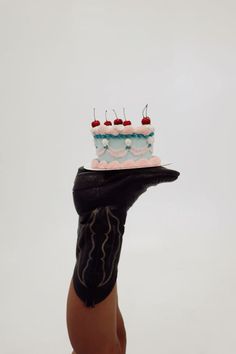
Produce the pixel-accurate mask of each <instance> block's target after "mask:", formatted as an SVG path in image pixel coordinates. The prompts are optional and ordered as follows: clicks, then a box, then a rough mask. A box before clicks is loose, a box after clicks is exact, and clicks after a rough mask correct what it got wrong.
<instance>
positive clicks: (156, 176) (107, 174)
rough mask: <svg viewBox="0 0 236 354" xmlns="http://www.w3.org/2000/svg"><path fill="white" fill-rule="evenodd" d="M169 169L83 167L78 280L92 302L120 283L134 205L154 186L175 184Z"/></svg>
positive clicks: (77, 188)
mask: <svg viewBox="0 0 236 354" xmlns="http://www.w3.org/2000/svg"><path fill="white" fill-rule="evenodd" d="M178 176H179V172H177V171H174V170H169V169H167V168H165V167H162V166H158V167H148V168H135V169H123V170H115V171H114V170H113V171H109V170H107V171H104V170H103V171H90V170H86V169H85V168H83V167H80V168H79V170H78V173H77V175H76V178H75V181H74V186H73V199H74V205H75V208H76V211H77V213H78V215H79V225H78V238H77V245H76V264H75V268H74V273H73V284H74V288H75V291H76V293H77V295H78V296H79V297H80V298H81V299H82V301H84V303H85V305H86V306H92V307H94V306H95V304H97V303H99V302H101V301H102V300H104V299H105V298H106V297H107V296H108V295H109V293H110V292H111V290H112V289H113V286H114V285H115V282H116V278H117V273H118V262H119V258H120V251H121V246H122V240H123V233H124V227H125V221H126V216H127V211H128V209H129V208H130V207H131V206H132V205H133V204H134V202H135V201H136V200H137V199H138V197H139V196H140V195H141V194H142V193H144V192H145V191H146V190H147V188H148V187H151V186H155V185H157V184H159V183H163V182H172V181H174V180H176V179H177V178H178Z"/></svg>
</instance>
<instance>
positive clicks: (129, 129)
mask: <svg viewBox="0 0 236 354" xmlns="http://www.w3.org/2000/svg"><path fill="white" fill-rule="evenodd" d="M91 132H92V133H93V134H94V135H95V134H112V135H118V134H134V133H135V134H144V135H148V134H150V133H152V132H154V127H153V126H152V125H150V124H146V125H141V126H138V127H133V126H132V125H126V126H124V125H113V126H106V125H104V124H101V125H99V126H98V127H94V128H91Z"/></svg>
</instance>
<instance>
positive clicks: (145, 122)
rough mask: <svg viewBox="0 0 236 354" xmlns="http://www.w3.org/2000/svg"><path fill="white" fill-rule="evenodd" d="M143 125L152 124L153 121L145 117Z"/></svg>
mask: <svg viewBox="0 0 236 354" xmlns="http://www.w3.org/2000/svg"><path fill="white" fill-rule="evenodd" d="M142 124H143V125H145V124H151V119H150V118H149V117H143V119H142Z"/></svg>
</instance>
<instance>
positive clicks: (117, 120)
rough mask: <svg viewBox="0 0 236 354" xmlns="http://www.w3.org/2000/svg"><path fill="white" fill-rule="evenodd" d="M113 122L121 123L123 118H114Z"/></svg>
mask: <svg viewBox="0 0 236 354" xmlns="http://www.w3.org/2000/svg"><path fill="white" fill-rule="evenodd" d="M114 124H115V125H119V124H123V120H122V119H120V118H116V119H115V120H114Z"/></svg>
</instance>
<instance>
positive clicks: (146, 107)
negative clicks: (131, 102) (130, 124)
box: [146, 104, 148, 117]
mask: <svg viewBox="0 0 236 354" xmlns="http://www.w3.org/2000/svg"><path fill="white" fill-rule="evenodd" d="M147 110H148V104H147V105H146V117H147Z"/></svg>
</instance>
